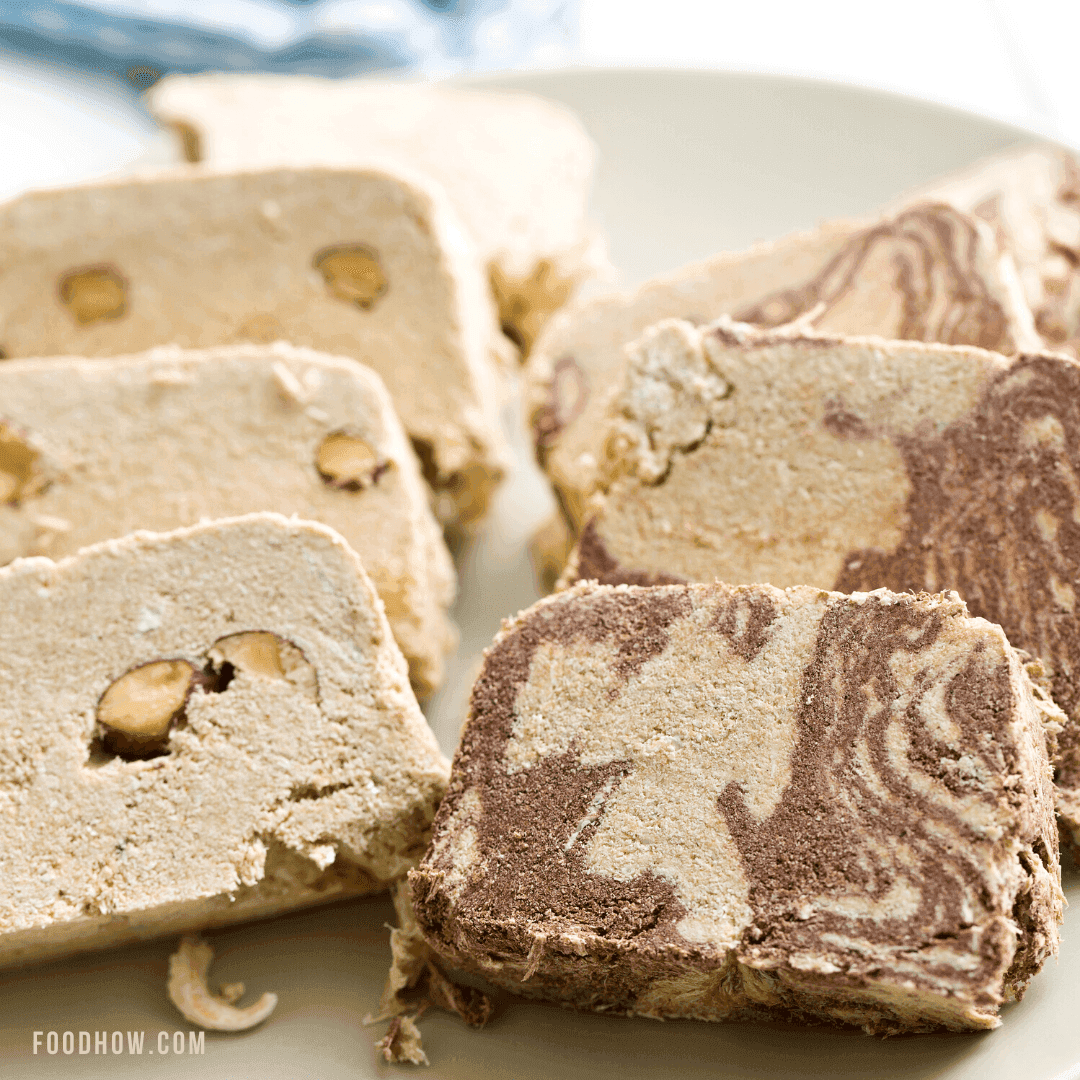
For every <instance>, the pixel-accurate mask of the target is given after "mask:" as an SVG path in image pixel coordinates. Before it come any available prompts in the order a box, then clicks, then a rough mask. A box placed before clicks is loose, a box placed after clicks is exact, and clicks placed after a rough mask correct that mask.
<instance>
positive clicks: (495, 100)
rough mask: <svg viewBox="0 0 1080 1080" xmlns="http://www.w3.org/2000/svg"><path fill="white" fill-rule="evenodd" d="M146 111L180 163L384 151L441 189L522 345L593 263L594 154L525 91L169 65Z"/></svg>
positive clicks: (303, 159) (322, 159) (573, 121)
mask: <svg viewBox="0 0 1080 1080" xmlns="http://www.w3.org/2000/svg"><path fill="white" fill-rule="evenodd" d="M147 97H148V104H149V106H150V109H151V111H152V112H153V113H154V115H155V116H157V117H158V119H159V120H161V121H162V122H163V123H165V124H166V125H169V126H172V127H173V128H174V130H175V131H176V132H177V135H178V137H179V143H178V146H179V148H180V149H181V151H182V153H183V156H184V157H185V158H186V159H187V160H188V161H202V160H205V161H207V162H209V163H210V164H214V165H220V166H225V167H228V168H237V169H245V168H252V167H262V166H265V165H300V164H313V165H326V164H334V165H355V164H356V163H357V162H367V161H370V160H371V158H372V156H373V155H376V156H386V157H389V158H391V159H392V160H399V161H401V162H404V163H405V164H406V165H407V166H409V167H410V168H412V169H415V170H416V171H418V172H421V173H423V174H424V175H426V176H429V177H432V178H433V179H435V180H436V181H438V182H439V183H440V184H441V185H442V186H443V187H444V188H445V190H446V193H447V196H448V197H449V199H450V201H451V203H452V204H453V206H454V208H455V210H457V212H458V215H459V217H460V218H461V220H462V221H463V222H464V224H465V227H466V228H467V229H468V231H469V232H470V234H471V235H472V238H473V240H474V241H475V243H476V245H477V249H478V251H479V253H480V256H481V258H483V260H484V261H485V262H486V264H487V267H488V272H489V274H490V280H491V285H492V288H493V290H494V293H495V297H496V299H497V301H498V304H499V310H500V315H501V318H502V323H503V326H504V327H505V328H506V330H507V332H508V333H509V334H510V336H511V337H512V338H513V339H514V340H515V341H516V342H517V343H518V344H519V345H521V346H522V347H523V348H524V349H526V350H527V349H528V347H529V345H530V344H531V343H532V341H533V340H534V339H535V337H536V335H537V333H538V332H539V329H540V327H541V326H542V325H543V323H544V321H545V320H546V319H547V317H548V316H549V315H550V314H551V313H552V312H553V311H555V310H556V309H557V308H559V307H561V306H562V305H563V304H564V303H565V302H566V300H567V299H568V298H569V296H570V295H571V293H572V292H573V290H574V288H575V287H576V286H577V284H578V282H579V281H580V280H581V279H582V278H584V277H587V276H589V274H591V273H592V272H593V269H594V268H595V266H596V265H597V264H598V263H599V262H600V261H601V257H600V255H599V253H598V251H597V242H596V241H595V240H594V239H593V238H592V236H591V235H590V231H589V228H588V225H587V223H586V214H585V211H586V202H587V198H588V192H589V183H590V179H591V175H592V168H593V159H594V157H595V151H594V148H593V144H592V140H591V139H590V138H589V136H588V135H587V134H586V132H585V130H584V129H583V128H582V126H581V124H580V122H579V121H578V120H577V118H576V117H575V116H574V115H573V114H572V113H570V112H569V111H568V110H567V109H565V108H563V107H562V106H560V105H557V104H555V103H554V102H551V101H546V100H544V99H542V98H538V97H535V96H534V95H532V94H527V93H522V92H515V91H493V90H476V89H464V88H462V87H447V86H431V85H423V84H419V83H401V82H395V83H386V82H378V81H373V80H371V79H320V78H316V77H313V76H296V75H290V76H285V75H241V74H220V73H217V74H209V75H171V76H168V77H167V78H164V79H162V80H161V81H160V82H158V83H155V85H154V86H153V87H152V88H151V89H150V91H149V92H148V95H147Z"/></svg>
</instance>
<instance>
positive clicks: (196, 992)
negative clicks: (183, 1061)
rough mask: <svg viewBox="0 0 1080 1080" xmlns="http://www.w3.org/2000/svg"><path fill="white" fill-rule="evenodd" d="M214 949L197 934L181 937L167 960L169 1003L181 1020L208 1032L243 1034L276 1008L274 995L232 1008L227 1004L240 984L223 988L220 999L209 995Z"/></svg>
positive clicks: (215, 995)
mask: <svg viewBox="0 0 1080 1080" xmlns="http://www.w3.org/2000/svg"><path fill="white" fill-rule="evenodd" d="M213 959H214V950H213V949H212V948H211V947H210V945H209V943H207V942H206V941H204V940H203V939H202V938H201V937H199V935H198V934H185V935H184V936H183V937H182V938H181V939H180V944H179V946H178V948H177V950H176V952H174V953H173V954H172V956H170V957H169V983H168V986H169V1000H170V1001H171V1002H172V1003H173V1004H174V1005H175V1006H176V1007H177V1008H178V1009H179V1010H180V1012H181V1013H182V1014H183V1016H184V1019H185V1020H189V1021H190V1022H191V1023H193V1024H198V1025H199V1027H204V1028H209V1029H210V1030H211V1031H247V1030H248V1029H249V1028H253V1027H255V1025H256V1024H261V1023H262V1022H263V1021H264V1020H265V1019H266V1018H267V1017H268V1016H269V1015H270V1014H271V1013H272V1012H273V1011H274V1009H275V1007H276V1006H277V1000H278V999H277V994H269V993H267V994H263V996H262V997H261V998H259V1000H258V1001H256V1002H255V1004H254V1005H249V1006H248V1007H247V1008H246V1009H238V1008H236V1007H235V1006H234V1005H233V1004H232V1003H231V1001H230V1000H229V999H230V998H231V999H232V1001H235V1000H237V997H234V996H233V995H234V993H235V992H236V990H237V989H239V991H240V994H242V993H243V985H242V984H239V983H234V984H232V985H230V986H223V987H222V993H221V995H220V996H218V995H217V994H212V993H211V992H210V988H209V986H208V985H207V982H206V975H207V972H208V971H209V970H210V962H211V961H212V960H213ZM237 996H238V995H237Z"/></svg>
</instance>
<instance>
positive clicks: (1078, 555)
mask: <svg viewBox="0 0 1080 1080" xmlns="http://www.w3.org/2000/svg"><path fill="white" fill-rule="evenodd" d="M629 358H630V359H629V362H628V367H627V372H626V379H625V382H624V384H623V386H622V391H621V394H620V395H619V397H618V399H617V400H616V402H615V403H614V405H613V411H612V414H611V418H610V425H609V427H608V429H607V434H606V439H605V446H606V450H607V454H606V458H605V477H606V478H605V481H604V487H605V492H604V494H602V495H598V496H597V498H596V501H595V502H594V503H593V504H592V510H591V518H590V521H589V523H588V524H587V525H586V527H585V529H584V531H583V533H582V536H581V538H580V540H579V542H578V546H577V550H576V552H575V553H573V554H572V555H571V558H570V562H569V564H568V567H567V575H566V577H567V579H572V578H574V577H581V578H586V579H589V578H595V579H597V580H600V581H606V582H612V583H614V582H620V581H632V582H636V583H639V584H645V583H649V582H653V581H677V580H692V581H713V580H720V581H728V582H732V583H750V582H756V581H768V582H771V583H772V584H774V585H778V586H781V587H784V586H789V585H796V584H808V585H814V586H818V587H820V588H824V589H836V590H838V591H840V592H855V591H865V590H871V589H877V588H881V587H886V588H890V589H893V590H895V591H897V592H902V591H905V590H911V591H913V592H922V591H925V592H930V593H933V592H939V591H941V590H948V589H954V590H956V592H958V593H959V594H960V596H961V597H962V598H963V599H964V600H965V602H966V603H967V605H968V607H969V608H970V609H971V611H972V613H973V614H975V615H978V616H980V617H982V618H985V619H989V620H990V621H991V622H995V623H998V624H1000V625H1001V626H1002V627H1003V628H1004V630H1005V633H1006V634H1007V635H1008V638H1009V641H1010V642H1012V644H1013V645H1014V646H1015V647H1016V648H1018V649H1023V650H1025V651H1026V652H1027V653H1029V654H1030V655H1031V656H1032V657H1035V658H1037V660H1038V663H1039V665H1040V666H1041V670H1042V675H1043V676H1044V677H1045V685H1046V686H1047V687H1048V689H1049V690H1050V691H1051V692H1052V695H1053V699H1054V701H1056V703H1057V705H1058V706H1060V707H1061V709H1062V710H1064V714H1065V715H1064V716H1060V715H1057V716H1056V718H1055V716H1053V715H1050V714H1048V718H1049V721H1050V724H1049V727H1050V731H1049V733H1050V734H1051V736H1052V755H1051V756H1052V758H1053V760H1054V765H1055V768H1056V770H1057V783H1058V789H1059V795H1058V800H1059V802H1058V808H1059V811H1060V813H1061V817H1062V823H1063V828H1064V829H1065V833H1064V834H1063V835H1064V836H1065V839H1067V840H1069V841H1070V842H1072V843H1075V844H1077V845H1080V679H1078V677H1077V672H1080V632H1078V631H1077V622H1076V615H1075V610H1076V603H1077V592H1076V590H1077V588H1080V545H1078V544H1077V537H1078V535H1080V533H1078V530H1080V525H1078V524H1077V522H1078V521H1080V364H1078V363H1077V362H1076V361H1074V360H1071V359H1069V358H1068V357H1065V356H1058V355H1052V354H1032V355H1022V356H1019V357H1014V358H1007V357H1004V356H1001V355H1000V354H998V353H993V352H988V351H986V350H983V349H975V348H958V347H950V346H945V345H933V344H921V343H915V342H897V341H883V340H881V339H880V338H861V339H859V338H846V339H845V338H828V337H820V336H810V335H799V334H784V333H777V332H771V333H770V332H760V331H755V330H754V329H753V328H751V327H749V326H745V325H740V324H736V323H732V322H730V321H729V320H722V321H721V322H719V323H717V324H715V325H713V326H711V327H706V328H699V327H694V326H691V325H690V324H689V323H685V322H681V321H679V320H669V321H666V322H664V323H660V324H658V325H657V326H656V327H654V328H652V329H651V330H650V331H648V332H647V333H646V334H645V335H644V336H643V337H642V339H641V340H640V341H639V342H638V343H637V344H636V345H635V346H634V347H633V348H632V349H631V350H629ZM1058 721H1063V722H1064V730H1063V731H1061V732H1060V734H1058V733H1057V728H1058Z"/></svg>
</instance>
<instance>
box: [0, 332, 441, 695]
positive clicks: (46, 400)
mask: <svg viewBox="0 0 1080 1080" xmlns="http://www.w3.org/2000/svg"><path fill="white" fill-rule="evenodd" d="M0 485H6V491H7V495H6V498H5V497H4V493H3V492H2V491H0V563H4V562H9V561H10V560H11V559H13V558H16V557H17V556H20V555H48V556H50V557H51V558H59V557H61V556H64V555H69V554H71V553H72V552H74V551H77V550H78V549H79V548H81V547H85V546H86V545H88V544H94V543H97V542H98V541H100V540H106V539H108V538H110V537H115V536H123V535H125V534H126V533H129V532H134V531H135V530H136V529H153V530H155V531H164V530H168V529H174V528H178V527H180V526H183V525H194V524H196V523H197V522H198V521H200V520H202V519H203V518H219V517H232V516H235V515H237V514H245V513H251V512H254V511H259V510H274V511H278V512H279V513H282V514H297V515H299V516H300V517H302V518H310V519H313V520H316V521H322V522H325V523H326V524H327V525H330V526H331V527H332V528H334V529H336V530H337V531H338V532H339V533H341V535H342V536H343V537H344V538H345V539H346V540H347V541H348V542H349V543H350V544H351V545H352V547H353V548H354V549H355V550H356V552H357V553H358V554H359V555H360V557H361V559H362V560H363V563H364V568H365V569H366V570H367V572H368V574H369V575H370V576H371V579H372V582H373V584H374V585H375V588H376V589H377V590H378V592H379V595H380V597H381V598H382V600H383V603H384V604H385V605H386V614H387V618H388V619H389V621H390V626H391V629H392V630H393V631H394V636H395V637H396V638H397V642H398V645H399V646H400V647H401V650H402V652H404V654H405V657H406V659H407V660H408V661H409V671H410V676H411V678H412V681H413V686H414V687H415V689H416V690H417V692H419V693H424V694H426V693H429V692H430V691H431V690H433V689H434V688H435V687H436V686H437V685H438V683H439V681H440V679H441V677H442V670H443V658H444V656H445V654H446V653H447V652H448V651H449V650H451V649H452V648H453V647H454V644H455V642H456V633H455V631H454V628H453V626H452V625H451V623H450V621H449V618H448V616H447V611H448V609H449V607H450V604H451V602H452V601H453V598H454V589H455V576H454V568H453V564H452V562H451V560H450V555H449V553H448V552H447V550H446V545H445V543H444V542H443V538H442V534H441V530H440V529H439V526H438V524H437V523H436V521H435V519H434V517H433V515H432V513H431V510H430V507H429V492H428V489H427V487H426V485H425V484H424V482H423V479H422V477H421V475H420V469H419V466H418V464H417V461H416V456H415V454H414V453H413V450H412V447H411V446H410V445H409V442H408V439H407V438H406V436H405V433H404V431H403V430H402V428H401V424H400V422H399V421H398V419H397V416H396V414H395V413H394V409H393V405H392V403H391V401H390V398H389V396H388V394H387V392H386V389H385V388H384V386H383V384H382V382H381V380H380V379H379V377H378V376H377V375H376V374H375V373H374V372H373V371H371V370H370V369H369V368H366V367H364V366H362V365H361V364H358V363H357V362H356V361H355V360H350V359H347V358H340V357H330V356H326V355H324V354H321V353H317V352H313V351H312V350H310V349H302V348H297V347H295V346H291V345H286V344H284V343H280V342H279V343H277V344H273V345H231V346H222V347H220V348H217V349H206V350H201V351H195V350H190V351H185V350H181V349H178V348H175V347H167V346H166V347H162V348H159V349H156V350H151V351H150V352H148V353H143V354H141V355H137V356H129V357H120V358H115V359H109V360H85V359H77V358H73V357H56V358H52V359H47V360H11V361H8V362H6V363H3V364H0Z"/></svg>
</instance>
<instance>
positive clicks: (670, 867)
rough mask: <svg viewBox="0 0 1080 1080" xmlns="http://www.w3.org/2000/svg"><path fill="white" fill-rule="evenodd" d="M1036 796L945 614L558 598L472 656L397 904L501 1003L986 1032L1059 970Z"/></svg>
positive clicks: (1013, 664) (892, 599) (983, 650)
mask: <svg viewBox="0 0 1080 1080" xmlns="http://www.w3.org/2000/svg"><path fill="white" fill-rule="evenodd" d="M1052 790H1053V789H1052V784H1051V779H1050V770H1049V765H1048V762H1047V757H1046V750H1045V744H1044V740H1043V735H1042V729H1041V726H1040V718H1039V710H1038V709H1037V707H1036V703H1035V701H1034V700H1033V698H1032V695H1031V690H1030V684H1029V682H1028V680H1027V676H1026V673H1025V671H1024V669H1023V666H1022V664H1021V661H1020V659H1019V657H1018V656H1017V654H1016V653H1015V652H1014V650H1013V649H1012V648H1011V647H1010V645H1009V643H1008V641H1007V640H1006V639H1005V635H1004V634H1003V633H1002V631H1001V629H1000V628H999V627H997V626H993V625H991V624H990V623H987V622H984V621H983V620H982V619H975V618H970V617H968V614H967V611H966V609H965V607H964V605H963V603H962V602H961V601H960V600H959V599H958V598H957V597H956V596H955V594H947V595H939V596H928V595H925V594H924V595H921V596H918V597H915V596H911V595H904V596H898V595H895V594H892V593H889V592H887V591H885V590H880V591H877V592H873V593H869V594H867V593H862V594H857V595H854V596H844V595H840V594H837V593H829V592H824V591H821V590H818V589H812V588H809V587H799V588H792V589H787V590H781V589H776V588H773V587H772V586H769V585H751V586H740V587H733V586H728V585H720V584H716V585H680V586H657V587H644V588H643V587H635V586H618V587H609V586H596V585H580V586H577V587H575V588H574V589H572V590H569V591H567V592H564V593H561V594H556V595H555V596H553V597H549V598H547V599H545V600H542V601H540V602H539V603H538V604H536V605H534V606H533V607H532V608H530V609H529V610H527V611H525V612H522V613H521V614H520V615H518V616H517V617H516V618H515V619H513V620H511V621H509V622H508V623H506V624H505V625H504V627H503V629H502V631H501V633H500V634H499V635H498V636H497V637H496V639H495V642H494V644H493V645H492V646H491V648H490V649H489V650H488V652H487V654H486V656H485V660H484V666H483V669H482V671H481V673H480V676H479V678H478V680H477V682H476V685H475V686H474V688H473V693H472V701H471V707H470V712H469V718H468V722H467V724H466V726H465V728H464V731H463V733H462V742H461V746H460V748H459V750H458V752H457V756H456V757H455V759H454V766H453V770H452V773H451V778H450V787H449V789H448V792H447V795H446V798H445V799H444V801H443V803H442V806H441V807H440V809H439V813H438V816H437V817H436V820H435V828H434V835H433V838H432V845H431V847H430V848H429V849H428V852H427V854H426V855H425V856H424V859H423V861H422V862H421V864H420V866H419V867H418V868H417V869H416V870H415V871H414V872H412V873H411V874H410V875H409V882H410V885H411V889H412V896H413V900H414V906H415V909H416V915H417V919H418V922H419V925H420V928H421V929H422V931H423V933H424V936H425V938H426V940H427V941H428V943H429V944H430V945H431V946H432V947H433V948H434V949H435V950H436V951H437V952H439V953H440V954H441V955H442V956H443V957H444V958H445V959H446V960H448V961H449V962H451V963H452V964H454V965H457V966H458V967H461V968H464V969H466V970H468V971H471V972H473V973H475V974H478V975H482V976H483V977H484V978H485V979H487V980H488V981H490V982H491V983H494V984H495V985H497V986H501V987H504V988H506V989H509V990H512V991H514V992H515V993H519V994H525V995H527V996H532V997H540V998H549V999H552V1000H555V1001H560V1002H562V1003H564V1004H568V1005H573V1006H577V1007H579V1008H587V1009H596V1010H600V1011H604V1012H612V1013H621V1014H628V1015H636V1016H647V1017H654V1018H676V1017H693V1018H697V1019H702V1020H741V1019H752V1018H758V1019H767V1018H781V1019H794V1020H804V1021H805V1020H810V1021H812V1020H828V1021H834V1022H838V1023H850V1024H859V1025H861V1026H863V1027H864V1028H865V1029H866V1030H867V1031H869V1032H877V1033H893V1032H903V1031H925V1030H930V1029H934V1028H942V1027H943V1028H950V1029H953V1030H957V1031H965V1030H976V1029H980V1028H991V1027H995V1026H997V1024H998V1023H999V1022H1000V1021H999V1018H998V1006H999V1005H1000V1004H1001V1003H1002V1002H1005V1001H1010V1000H1013V999H1015V998H1017V997H1019V996H1020V995H1021V994H1022V993H1023V991H1024V989H1025V987H1026V986H1027V983H1028V981H1029V980H1030V978H1031V976H1032V975H1033V974H1034V973H1035V972H1037V971H1038V970H1039V968H1040V966H1041V965H1042V963H1043V962H1044V961H1045V960H1046V958H1047V957H1049V956H1052V955H1054V953H1055V952H1056V949H1057V941H1058V924H1059V922H1060V918H1061V907H1062V895H1061V891H1060V886H1059V884H1058V875H1059V867H1058V848H1057V836H1056V829H1055V827H1054V818H1053V794H1052Z"/></svg>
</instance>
